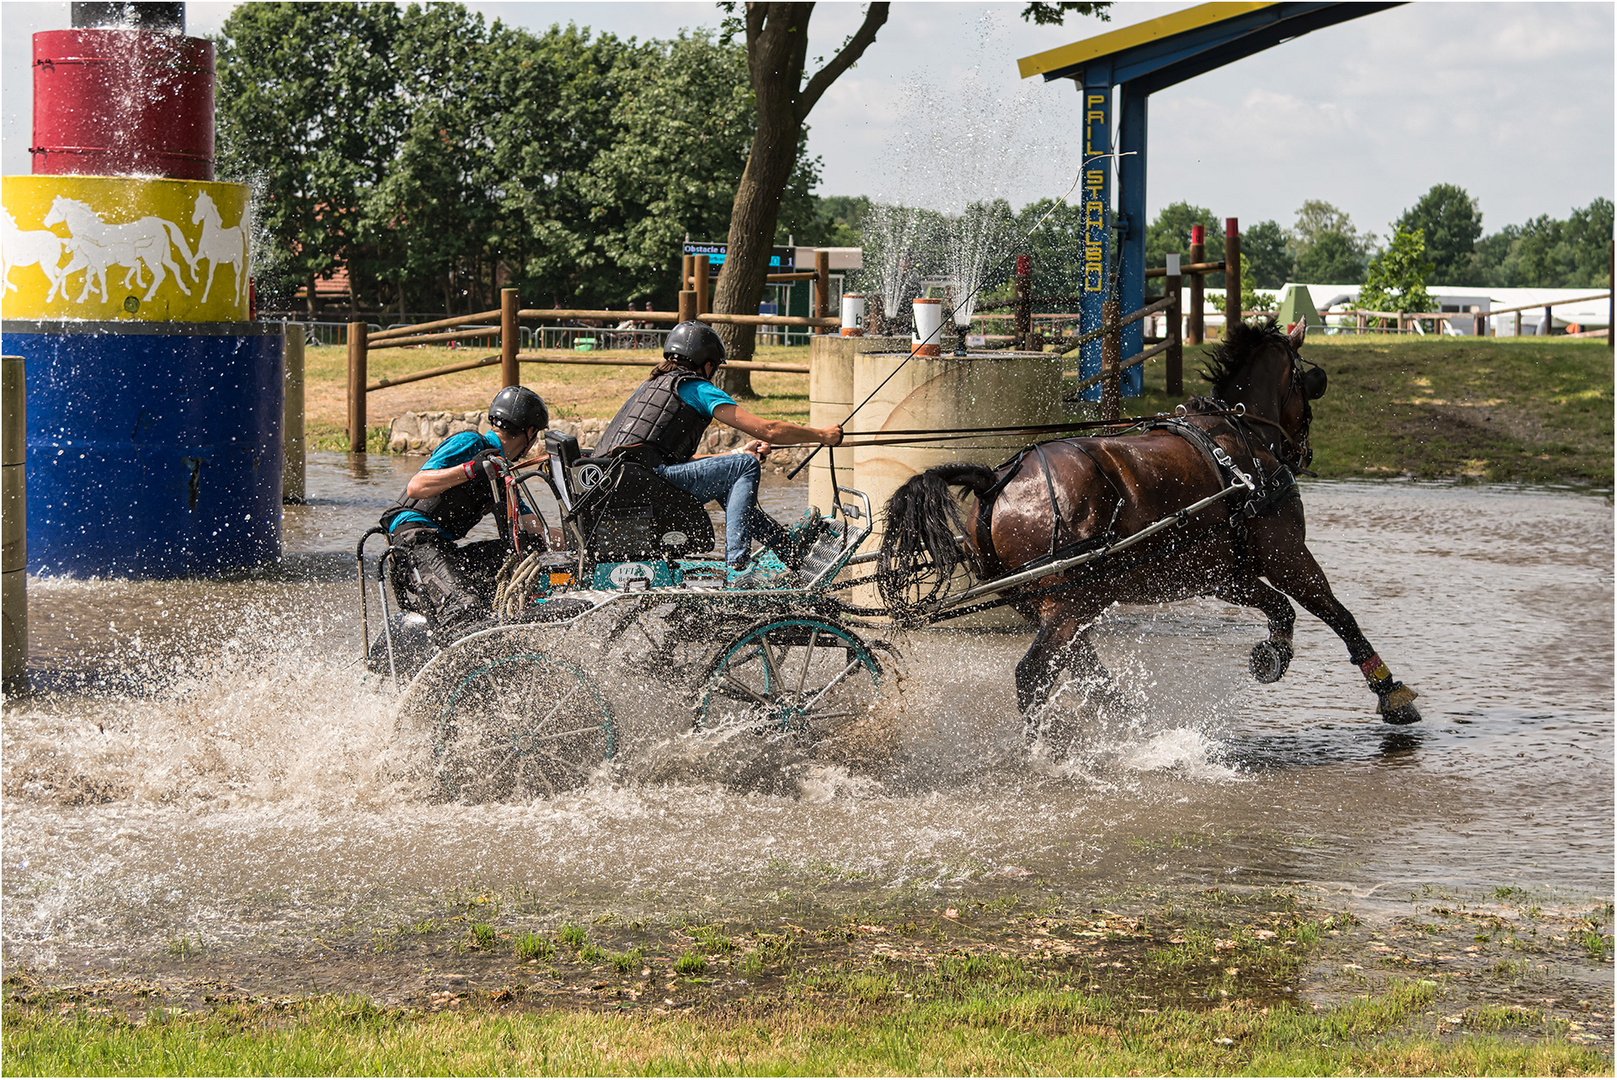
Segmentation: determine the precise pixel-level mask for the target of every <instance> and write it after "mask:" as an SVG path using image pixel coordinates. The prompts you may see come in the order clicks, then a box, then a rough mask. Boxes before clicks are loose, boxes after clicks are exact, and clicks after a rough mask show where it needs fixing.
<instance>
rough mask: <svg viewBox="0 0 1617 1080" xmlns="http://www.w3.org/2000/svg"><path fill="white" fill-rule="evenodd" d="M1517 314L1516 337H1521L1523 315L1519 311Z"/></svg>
mask: <svg viewBox="0 0 1617 1080" xmlns="http://www.w3.org/2000/svg"><path fill="white" fill-rule="evenodd" d="M1515 314H1516V336H1517V337H1521V336H1522V313H1521V312H1519V311H1518V312H1516V313H1515Z"/></svg>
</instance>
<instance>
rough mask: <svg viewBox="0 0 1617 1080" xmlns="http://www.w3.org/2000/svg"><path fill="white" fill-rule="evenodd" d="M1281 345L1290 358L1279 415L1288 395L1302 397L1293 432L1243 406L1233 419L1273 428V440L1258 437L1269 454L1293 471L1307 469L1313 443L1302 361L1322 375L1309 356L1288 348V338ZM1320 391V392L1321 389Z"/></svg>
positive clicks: (1312, 411) (1311, 460)
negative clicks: (1300, 415)
mask: <svg viewBox="0 0 1617 1080" xmlns="http://www.w3.org/2000/svg"><path fill="white" fill-rule="evenodd" d="M1285 348H1286V355H1287V358H1288V359H1289V360H1290V361H1291V385H1289V386H1288V387H1286V393H1285V396H1283V397H1282V398H1281V399H1280V407H1279V409H1278V410H1277V411H1278V413H1279V414H1280V415H1281V416H1284V415H1286V406H1288V405H1290V404H1291V399H1292V396H1293V395H1299V396H1301V398H1302V400H1303V422H1302V424H1301V426H1300V427H1299V428H1298V429H1297V433H1296V434H1295V435H1293V434H1292V433H1291V432H1288V431H1287V430H1286V429H1285V428H1284V427H1282V426H1281V425H1280V423H1279V421H1276V420H1270V419H1269V418H1268V417H1267V416H1258V415H1256V414H1255V413H1250V412H1246V411H1245V410H1244V409H1243V410H1242V411H1241V412H1240V413H1238V414H1236V416H1235V423H1236V424H1237V425H1238V426H1239V425H1241V424H1242V423H1243V421H1252V422H1255V423H1259V424H1264V425H1266V426H1268V427H1272V428H1274V430H1275V434H1276V435H1277V436H1278V438H1277V439H1276V440H1274V441H1271V440H1269V439H1264V438H1261V437H1260V438H1259V440H1258V441H1260V442H1261V443H1263V446H1264V448H1265V449H1267V450H1268V451H1269V453H1271V454H1273V455H1274V456H1275V457H1276V458H1277V459H1278V460H1279V461H1280V462H1281V463H1282V464H1284V465H1285V466H1286V467H1287V468H1289V469H1291V470H1292V471H1293V472H1307V471H1308V466H1309V465H1311V464H1312V463H1313V461H1314V447H1313V445H1312V443H1310V441H1309V429H1310V427H1311V426H1312V424H1313V422H1314V406H1313V403H1312V401H1311V399H1310V398H1309V396H1308V393H1307V391H1306V390H1305V389H1304V388H1303V381H1304V375H1305V374H1307V372H1305V371H1304V365H1307V366H1308V367H1309V368H1312V369H1313V370H1314V371H1318V372H1320V376H1321V378H1323V377H1324V369H1322V368H1321V367H1320V366H1319V365H1318V364H1316V363H1314V362H1313V361H1312V360H1304V359H1303V358H1302V356H1301V355H1300V354H1299V353H1298V352H1297V350H1296V349H1294V348H1292V346H1291V342H1290V341H1287V342H1286V343H1285ZM1320 392H1321V393H1324V391H1323V390H1321V391H1320ZM1316 396H1317V395H1316Z"/></svg>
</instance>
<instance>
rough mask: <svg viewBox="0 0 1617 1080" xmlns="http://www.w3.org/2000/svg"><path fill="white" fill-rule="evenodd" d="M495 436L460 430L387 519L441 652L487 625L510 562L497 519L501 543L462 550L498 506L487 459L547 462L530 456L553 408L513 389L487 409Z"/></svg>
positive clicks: (527, 522) (533, 521) (533, 526)
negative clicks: (486, 468)
mask: <svg viewBox="0 0 1617 1080" xmlns="http://www.w3.org/2000/svg"><path fill="white" fill-rule="evenodd" d="M488 422H489V426H490V427H491V428H493V430H492V431H487V432H483V433H482V434H479V433H477V432H475V431H462V432H460V433H458V434H455V435H451V436H450V437H449V438H447V439H445V440H444V441H443V442H442V443H439V444H438V449H436V450H434V451H433V453H432V456H431V457H429V458H428V459H427V461H426V464H424V465H422V466H421V470H420V471H419V472H417V473H416V474H415V475H414V476H412V477H410V482H409V483H408V484H406V485H405V488H404V494H403V495H400V496H399V501H398V502H396V503H394V504H393V505H392V506H391V507H389V508H388V511H387V512H386V513H385V514H383V515H382V526H383V527H384V528H386V529H387V531H388V536H387V538H388V543H390V544H392V545H393V546H395V547H398V548H400V549H401V550H402V555H401V558H400V564H401V565H400V570H401V571H402V572H403V573H404V574H405V575H406V576H407V577H408V579H409V580H410V581H411V583H412V584H413V585H414V586H415V589H416V592H417V593H418V594H419V595H420V597H421V599H422V601H423V605H424V607H425V609H426V610H424V611H423V612H422V614H423V615H425V616H426V617H427V622H428V624H429V626H430V628H431V630H432V636H433V639H434V640H435V641H436V642H437V644H438V645H439V646H440V647H444V646H447V645H448V644H449V643H450V642H452V641H455V640H456V639H458V638H461V637H464V636H466V635H467V634H469V633H471V632H472V631H474V630H478V629H481V628H482V625H483V624H485V623H486V622H487V620H488V618H489V617H490V614H491V612H492V608H493V603H494V576H495V574H497V573H498V572H499V569H500V566H501V564H502V563H503V562H504V561H505V556H506V552H507V551H508V547H507V539H508V538H507V537H506V536H505V534H506V532H507V530H508V528H509V526H508V524H507V522H506V516H505V515H504V514H495V515H494V521H495V524H496V525H497V526H498V527H499V530H500V536H501V538H500V539H498V540H478V541H474V542H473V543H470V544H460V545H458V546H457V545H456V541H458V540H460V539H462V538H464V537H465V536H466V534H467V533H469V532H471V530H472V527H473V526H474V525H476V524H477V523H478V522H479V521H482V520H483V517H484V516H485V515H486V514H489V513H491V512H493V511H494V510H495V509H496V499H495V492H494V488H493V485H492V484H491V483H490V481H489V478H488V476H487V474H486V473H485V472H484V470H483V465H484V463H485V462H486V461H489V460H490V459H493V460H494V461H495V462H496V463H498V464H504V463H506V462H513V461H514V462H516V463H517V464H518V465H519V466H529V465H534V464H537V463H538V462H541V461H543V460H545V457H546V455H545V454H544V452H543V451H542V450H541V451H540V452H539V453H538V454H536V455H534V456H533V457H530V458H527V459H524V458H523V455H524V454H527V453H528V452H529V450H531V449H532V448H533V447H535V446H536V445H539V446H542V445H543V444H542V443H540V442H539V436H540V434H541V433H542V432H543V431H544V430H545V428H546V427H548V426H550V410H548V409H546V408H545V403H544V401H543V400H541V399H540V397H539V395H538V394H536V393H534V392H533V391H532V390H529V389H528V388H527V387H525V386H507V387H506V388H505V389H504V390H501V391H500V392H499V393H498V394H495V395H494V401H493V402H492V403H491V404H490V405H489V407H488ZM522 526H523V530H524V531H525V532H536V531H537V530H538V528H539V523H538V518H537V517H533V516H529V515H524V516H523V518H522Z"/></svg>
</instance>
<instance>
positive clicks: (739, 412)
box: [593, 321, 842, 584]
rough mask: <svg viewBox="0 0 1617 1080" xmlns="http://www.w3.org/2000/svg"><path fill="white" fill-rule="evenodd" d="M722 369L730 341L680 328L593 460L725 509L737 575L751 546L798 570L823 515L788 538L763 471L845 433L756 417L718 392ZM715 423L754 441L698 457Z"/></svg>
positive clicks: (701, 326)
mask: <svg viewBox="0 0 1617 1080" xmlns="http://www.w3.org/2000/svg"><path fill="white" fill-rule="evenodd" d="M723 363H724V342H722V341H720V340H719V335H718V334H716V333H714V332H713V328H712V327H710V326H708V325H707V324H706V323H701V322H695V321H691V322H682V323H680V324H679V325H678V326H676V327H674V329H673V330H671V331H669V334H668V340H667V342H666V343H665V344H664V346H663V362H662V364H660V365H659V366H658V367H657V368H655V369H654V370H653V371H652V373H651V375H650V376H648V377H647V379H646V381H645V382H643V383H641V384H640V385H639V386H638V387H636V388H635V391H634V393H633V394H631V395H630V397H629V400H628V401H626V402H624V403H623V407H622V408H621V409H619V410H618V413H617V415H616V416H614V417H613V418H612V422H611V423H609V424H607V426H606V430H604V431H603V432H602V433H601V438H600V439H599V440H598V441H597V443H596V445H595V449H594V451H593V453H594V454H595V455H596V456H597V457H604V456H606V455H608V454H629V455H632V456H633V457H634V458H635V459H636V460H638V461H640V462H641V464H643V465H646V466H648V467H649V468H651V469H653V470H655V471H656V473H657V475H658V476H661V477H662V478H663V479H664V480H667V481H668V482H669V483H671V484H674V485H675V486H676V487H680V488H683V489H685V490H686V491H688V492H690V493H691V494H692V495H694V496H696V498H697V499H699V500H701V501H702V502H704V503H705V502H708V501H709V500H716V501H718V502H720V503H723V505H724V522H725V525H724V561H725V563H726V564H728V565H729V566H730V567H731V569H732V570H733V571H736V572H741V571H745V570H746V569H747V567H748V564H749V563H750V561H751V549H752V541H753V540H758V541H759V542H760V543H762V544H763V545H764V546H766V547H768V548H769V549H770V550H772V551H774V552H775V553H776V554H777V555H779V556H780V557H781V560H782V561H783V562H785V564H786V565H787V566H788V567H791V568H793V569H796V567H797V566H798V565H799V564H800V563H801V562H802V558H803V555H804V554H805V553H806V552H807V550H808V548H809V546H810V545H812V543H813V541H814V538H815V535H816V532H817V530H818V527H819V517H820V515H819V511H818V510H815V509H814V508H813V507H810V508H809V512H808V514H806V515H804V519H803V521H802V522H801V523H800V524H799V525H798V526H796V527H794V528H793V529H792V530H791V531H790V532H788V530H787V529H786V528H784V527H783V526H782V525H781V524H780V522H778V521H776V520H775V519H774V518H772V517H770V516H769V515H768V514H766V513H764V512H763V511H762V510H760V509H759V508H758V476H759V472H760V465H761V463H762V462H763V459H764V458H765V457H766V456H767V455H768V454H769V451H770V449H771V448H772V447H773V446H780V445H788V446H789V445H796V444H801V443H817V444H819V445H821V446H836V445H838V444H839V443H841V442H842V428H841V427H827V428H811V427H804V426H802V425H801V424H793V423H789V422H787V421H785V420H765V419H763V418H762V417H758V416H754V415H753V414H752V413H750V412H748V411H747V410H745V409H743V408H742V407H741V406H739V405H737V404H736V402H735V399H734V398H732V397H731V396H730V395H729V394H726V393H725V392H724V391H723V390H720V389H719V388H718V387H717V386H714V385H713V382H712V379H713V374H714V372H716V371H718V369H719V365H720V364H723ZM714 420H717V421H718V422H719V423H721V424H725V425H727V426H729V427H733V428H736V429H737V430H739V431H742V432H744V433H745V434H747V435H751V436H752V440H751V441H750V442H748V443H746V444H745V445H744V446H742V447H740V449H739V450H737V451H736V452H734V453H729V454H718V455H713V456H709V457H697V456H696V448H697V447H698V446H699V445H700V444H701V441H702V434H703V433H704V432H705V431H707V428H708V425H709V423H711V422H712V421H714ZM741 583H743V584H746V583H747V581H746V580H745V579H742V582H741Z"/></svg>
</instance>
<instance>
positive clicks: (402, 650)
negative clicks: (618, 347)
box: [355, 432, 902, 801]
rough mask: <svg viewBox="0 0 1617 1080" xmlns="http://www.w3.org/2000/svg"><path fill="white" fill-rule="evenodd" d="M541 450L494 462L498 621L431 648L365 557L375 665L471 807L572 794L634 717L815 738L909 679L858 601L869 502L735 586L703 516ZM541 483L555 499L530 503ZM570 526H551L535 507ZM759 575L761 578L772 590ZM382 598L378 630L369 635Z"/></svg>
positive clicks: (405, 585) (570, 452) (412, 596)
mask: <svg viewBox="0 0 1617 1080" xmlns="http://www.w3.org/2000/svg"><path fill="white" fill-rule="evenodd" d="M545 444H546V450H547V451H548V456H549V459H548V460H547V461H545V462H543V463H541V464H539V465H538V466H537V467H534V468H528V469H521V470H518V469H516V468H513V467H510V466H501V465H497V464H494V463H490V464H489V465H488V466H486V475H485V477H484V479H485V480H486V482H488V483H490V484H492V485H494V487H495V490H496V496H497V498H496V502H497V506H498V507H500V509H499V510H497V512H499V513H504V514H507V515H509V518H510V520H509V522H508V525H509V526H510V527H509V528H507V529H506V530H504V531H505V533H506V535H507V536H508V537H512V538H514V540H513V541H512V546H513V550H512V551H511V554H510V555H509V557H508V558H507V560H506V562H505V564H504V566H503V567H502V568H501V570H500V572H499V574H498V576H497V578H496V581H495V590H494V596H493V605H494V609H495V611H496V612H497V614H498V615H499V624H498V625H494V626H490V627H487V628H484V629H481V630H479V631H477V632H475V633H473V634H470V635H468V636H466V637H463V638H461V639H460V640H458V641H456V642H454V643H453V644H452V645H450V646H449V647H447V648H440V647H438V646H437V645H436V644H435V643H434V642H433V640H432V638H431V635H430V634H429V632H428V623H427V619H426V617H425V616H424V614H422V612H423V611H424V610H425V609H424V605H423V603H422V600H421V598H420V597H419V596H418V595H417V594H416V592H415V590H414V588H413V586H412V583H411V582H410V581H409V579H408V577H407V575H406V574H405V573H404V572H403V569H402V564H401V560H400V552H399V550H398V549H397V548H394V547H392V546H388V547H386V548H385V549H384V550H382V552H381V553H380V557H379V558H378V559H376V560H375V561H374V563H372V564H371V565H370V567H369V568H367V563H366V557H365V556H366V546H367V544H368V543H369V542H370V541H372V539H373V538H374V537H376V536H378V535H381V536H383V537H384V539H385V536H386V533H385V531H384V530H383V529H381V528H373V529H371V530H369V531H368V532H366V533H365V534H364V535H363V536H362V537H361V538H360V541H359V544H358V546H357V548H356V551H355V558H356V566H357V570H358V574H359V578H360V596H361V612H360V613H361V619H362V622H363V624H364V637H363V642H364V643H363V649H364V653H365V664H366V667H367V669H368V671H369V672H370V673H371V675H372V676H373V677H375V678H378V679H380V680H382V681H383V682H384V683H386V684H388V685H389V686H391V687H392V688H393V689H394V690H395V691H398V692H401V693H402V695H403V706H402V711H401V717H402V718H403V719H404V720H406V721H407V722H409V723H411V724H413V725H415V726H417V727H420V728H424V729H425V730H426V732H427V733H428V739H429V742H430V747H431V753H432V759H433V762H434V766H433V767H434V770H435V776H436V781H437V784H438V786H439V787H440V788H441V790H442V792H443V794H444V795H446V796H448V797H450V798H456V799H464V800H467V801H484V800H488V799H497V798H507V797H518V798H520V797H527V796H533V795H552V794H556V793H558V792H561V791H565V790H569V789H572V788H576V787H579V786H581V785H583V784H584V783H586V782H587V781H588V779H589V778H590V776H592V775H593V774H595V773H596V772H597V771H598V770H600V769H601V768H602V767H603V766H606V765H608V764H609V763H610V762H611V761H612V760H613V758H614V757H615V756H616V755H617V754H618V753H619V751H620V749H621V743H622V735H623V733H622V728H623V726H624V720H625V718H626V714H629V713H636V714H640V715H641V716H642V717H643V716H644V714H646V713H648V712H655V713H657V714H658V716H657V718H656V719H657V720H658V721H659V722H660V723H661V725H662V726H663V727H664V728H667V727H668V726H669V721H670V720H672V726H673V728H674V729H676V730H677V729H683V730H686V731H692V732H696V733H700V734H712V735H733V734H736V733H741V734H743V735H745V736H747V737H749V738H757V739H763V740H792V741H793V742H795V743H799V744H801V743H811V742H814V741H816V740H819V739H822V738H826V737H828V736H834V734H835V732H836V731H837V729H838V728H839V727H845V726H847V725H849V724H853V723H857V722H858V721H859V720H860V719H861V718H863V717H866V716H868V715H869V714H870V713H871V712H872V710H874V709H876V708H877V707H878V704H879V702H880V701H881V700H882V696H883V694H884V693H885V692H886V691H887V690H889V689H890V688H891V686H892V684H893V683H894V682H895V681H896V679H897V677H898V675H899V673H900V671H901V663H902V661H901V658H900V656H899V654H898V652H897V650H896V649H894V648H893V646H892V645H891V644H889V643H888V642H886V641H884V640H882V639H880V638H879V637H877V636H875V635H876V633H878V632H879V627H878V625H877V624H876V623H874V622H872V621H871V619H870V616H871V615H873V614H874V612H873V611H872V610H871V609H868V608H861V607H858V606H857V605H855V604H853V603H851V602H850V600H849V598H848V597H849V593H850V590H851V589H852V588H853V586H854V585H856V584H857V582H854V581H850V580H847V578H846V575H844V571H846V570H847V569H848V568H849V567H850V566H853V565H857V564H860V563H868V562H870V561H872V560H873V559H874V557H875V555H874V553H873V552H864V553H861V551H860V547H861V545H862V544H864V542H865V541H866V540H867V539H868V538H869V537H870V535H871V531H872V529H871V506H870V500H869V499H868V498H867V497H866V496H865V494H864V493H863V492H860V491H857V490H854V489H852V488H847V487H839V488H838V489H837V490H836V492H835V500H834V503H833V506H832V509H831V513H830V514H829V515H827V516H826V517H825V518H823V519H822V522H821V527H820V532H819V536H818V538H817V540H816V542H815V544H814V546H813V547H812V548H811V549H810V550H809V551H808V552H807V553H806V555H805V556H804V558H803V561H802V563H801V565H800V566H799V567H798V568H797V569H796V570H795V571H788V570H787V569H786V568H785V567H784V566H783V565H780V564H779V563H778V561H777V560H775V556H774V555H773V553H771V552H768V551H766V550H765V551H760V552H759V553H758V555H757V557H756V560H755V561H756V562H758V563H759V564H760V569H762V570H764V571H766V572H770V573H772V577H773V580H774V581H776V582H780V584H777V585H775V586H774V587H768V588H756V589H735V588H729V587H727V576H728V574H727V568H726V566H725V564H724V560H723V558H722V557H720V556H718V555H716V554H713V553H712V549H713V547H714V539H715V538H714V531H713V525H712V521H711V519H710V518H709V517H708V514H707V511H706V510H705V509H704V508H703V506H702V505H701V504H700V503H698V502H697V500H696V499H695V498H694V497H693V496H691V495H689V494H688V493H686V492H685V491H683V490H682V489H680V488H677V487H675V486H673V485H672V484H669V483H668V482H666V481H664V480H662V479H661V478H660V477H658V476H657V475H656V473H654V472H652V471H651V470H650V469H647V468H645V467H643V466H642V465H640V464H638V463H636V462H635V461H633V460H632V459H629V458H626V457H617V458H604V459H603V458H593V457H588V456H585V455H583V454H582V453H581V451H580V449H579V446H578V442H577V440H576V439H574V438H573V437H572V436H569V435H565V434H562V433H559V432H549V433H547V434H546V436H545ZM540 491H543V492H545V493H548V495H549V496H550V499H549V500H545V499H542V498H536V497H535V496H536V495H537V494H538V493H539V492H540ZM547 504H548V505H549V506H550V507H551V508H552V511H553V512H554V513H558V514H559V517H560V520H559V522H557V523H556V525H555V527H554V528H553V527H552V524H551V522H549V521H548V520H546V519H545V518H544V514H543V510H542V507H543V506H545V505H547ZM528 511H531V512H535V513H537V514H538V515H539V517H540V519H541V532H542V535H544V536H547V537H549V538H550V540H551V543H550V544H548V545H538V546H534V547H524V546H522V545H523V538H522V531H521V530H520V529H518V528H516V527H515V525H516V520H515V519H516V516H517V515H518V514H519V513H522V512H528ZM766 580H767V579H766ZM373 590H374V596H375V599H376V602H377V605H378V606H379V608H380V616H381V618H380V629H379V631H378V632H377V633H374V634H373V633H372V628H371V622H372V618H371V611H370V608H371V601H370V597H371V596H372V592H373Z"/></svg>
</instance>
